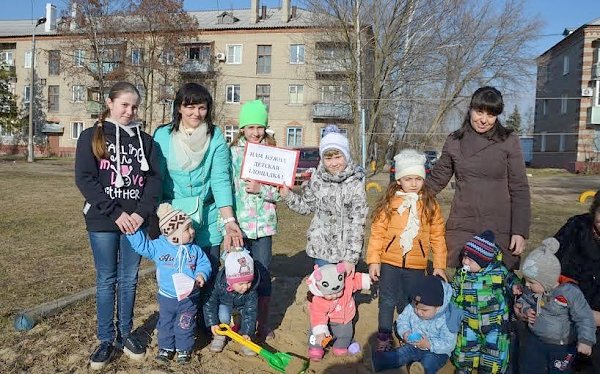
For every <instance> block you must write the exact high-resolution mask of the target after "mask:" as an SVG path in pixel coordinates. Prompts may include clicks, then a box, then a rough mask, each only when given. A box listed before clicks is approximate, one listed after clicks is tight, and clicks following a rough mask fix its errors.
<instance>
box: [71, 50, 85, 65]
mask: <svg viewBox="0 0 600 374" xmlns="http://www.w3.org/2000/svg"><path fill="white" fill-rule="evenodd" d="M84 63H85V51H84V50H83V49H78V50H76V51H75V53H74V54H73V65H75V66H77V67H82V66H84Z"/></svg>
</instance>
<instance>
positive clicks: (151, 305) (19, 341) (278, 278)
mask: <svg viewBox="0 0 600 374" xmlns="http://www.w3.org/2000/svg"><path fill="white" fill-rule="evenodd" d="M26 167H30V168H32V169H31V170H32V171H33V172H38V173H39V166H26ZM36 168H38V169H36ZM45 168H47V169H49V170H47V171H48V176H46V177H47V178H50V176H49V175H50V174H56V175H61V176H63V177H64V175H63V174H64V173H66V174H70V173H71V172H72V167H71V166H69V165H63V164H60V163H59V165H58V166H56V167H52V166H45ZM10 170H12V166H10V165H6V163H0V176H1V178H0V179H1V180H2V183H0V204H1V203H3V200H2V197H1V196H2V195H4V193H5V192H6V191H3V190H2V184H4V183H5V181H6V179H5V177H6V176H7V175H9V174H10V173H9V171H10ZM61 170H62V171H61ZM65 170H66V171H65ZM61 173H63V174H61ZM66 174H65V175H66ZM377 179H378V180H380V181H381V182H384V181H386V179H387V176H386V175H383V176H379V178H377ZM68 181H69V178H67V179H66V180H64V181H62V182H61V183H67V182H68ZM530 184H531V187H532V188H531V189H532V200H533V215H532V220H533V224H532V235H531V240H530V245H529V247H530V248H533V247H535V244H537V243H539V242H540V240H541V239H542V238H543V237H545V236H548V235H551V234H553V233H554V232H556V230H557V229H558V228H559V227H560V225H561V224H562V223H563V222H564V221H565V219H566V218H567V217H569V216H571V215H572V214H575V213H579V212H584V211H585V210H586V209H587V204H585V205H582V204H579V203H577V197H578V196H579V194H580V193H581V192H583V191H585V190H588V189H597V188H598V186H600V177H587V176H574V175H570V174H566V175H559V176H556V175H552V176H539V177H538V176H534V177H531V178H530ZM377 197H378V196H377V194H376V193H374V192H370V193H369V198H370V202H371V203H372V202H373V201H374V200H375V199H376V198H377ZM451 198H452V190H451V189H450V188H448V189H447V190H445V191H444V192H443V193H442V194H441V195H440V201H441V203H442V206H443V207H444V211H445V212H446V214H447V212H448V206H449V203H450V201H451ZM588 203H589V201H588ZM78 204H79V203H77V204H75V206H77V207H78ZM77 209H79V208H77ZM0 210H1V208H0ZM280 213H281V214H280V231H279V234H278V236H277V237H276V238H275V241H274V256H273V262H272V273H273V302H272V310H271V314H270V317H271V325H272V326H273V327H274V328H275V335H276V337H275V339H274V340H271V341H269V342H268V344H267V345H265V346H264V347H265V348H267V349H269V350H271V351H275V350H277V351H282V352H283V351H285V352H290V353H291V354H293V355H297V356H300V357H303V356H306V353H307V344H306V338H307V337H306V335H307V334H306V331H307V327H308V322H307V315H306V310H305V308H306V302H305V296H306V291H307V287H306V285H305V282H304V277H305V276H306V275H307V274H308V273H309V272H310V269H311V261H310V259H309V258H307V256H306V255H305V253H304V251H303V249H304V245H305V239H304V238H305V232H306V229H307V227H308V223H309V219H310V217H301V216H298V215H294V214H292V213H290V212H289V211H287V209H285V208H281V209H280ZM62 219H63V217H61V216H60V215H59V216H57V217H56V220H58V221H60V220H62ZM78 219H79V218H78ZM68 222H70V221H68ZM68 224H69V225H70V224H71V223H68ZM73 225H75V223H73ZM6 229H7V227H6V226H5V224H0V230H6ZM81 229H82V228H81V226H78V227H77V230H81ZM367 232H368V231H367ZM73 235H83V233H79V234H73ZM2 236H4V231H0V237H2ZM367 237H368V234H367ZM11 238H12V236H11ZM49 238H50V239H52V236H51V235H47V236H46V238H45V240H47V241H48V239H49ZM11 240H16V239H14V238H12V239H11ZM78 240H81V242H79V243H85V238H83V239H81V238H79V239H78ZM11 243H13V242H11ZM86 244H87V243H85V245H86ZM80 245H81V244H80ZM0 248H1V249H2V251H4V250H5V247H4V245H3V244H0ZM85 250H86V251H87V248H85ZM0 252H1V251H0ZM80 252H81V253H84V254H83V255H82V256H87V257H91V256H89V253H88V252H85V251H83V249H80ZM48 257H51V256H48ZM0 258H1V259H2V263H3V265H2V269H1V270H0V281H1V282H2V283H0V287H2V288H4V286H8V284H9V283H10V282H11V277H10V276H6V274H7V273H5V276H3V275H2V274H1V273H2V272H8V270H9V267H10V263H8V261H9V259H7V258H3V257H1V255H0ZM89 260H90V259H89V258H86V261H89ZM359 270H362V271H366V267H365V266H364V265H362V266H361V267H360V268H359ZM39 271H40V272H41V273H43V272H44V269H43V267H42V268H41V269H40V270H39ZM70 271H76V270H74V269H73V268H71V270H70ZM90 271H93V268H92V269H89V267H88V268H87V269H85V271H84V273H85V274H86V278H90ZM13 276H14V274H13ZM89 282H90V283H92V284H93V278H92V279H91V280H89ZM36 287H39V289H43V285H33V286H31V287H21V288H20V289H19V290H17V291H14V292H22V293H21V294H18V295H16V300H17V301H18V300H19V299H21V298H22V299H23V300H24V301H26V300H29V298H30V296H28V295H36ZM32 297H33V296H32ZM155 297H156V285H155V280H154V277H153V276H149V277H146V278H144V279H143V280H141V281H140V285H139V287H138V298H137V300H136V308H135V313H136V316H135V323H134V326H135V327H136V333H138V334H139V336H140V337H142V338H143V339H144V340H145V342H146V343H148V352H147V356H146V359H145V360H143V361H141V362H133V361H131V360H129V359H128V358H127V357H125V356H122V357H117V358H116V359H115V360H114V361H113V362H112V363H111V364H110V365H108V366H107V368H106V369H105V370H104V372H110V373H177V372H197V373H263V372H264V373H272V372H274V371H273V370H272V369H270V368H269V367H268V365H267V364H266V363H265V362H264V361H263V360H262V359H261V358H258V357H254V358H247V357H243V356H241V355H240V354H239V353H238V352H239V348H240V347H239V346H238V345H237V344H236V343H234V342H230V343H229V344H228V345H227V347H226V349H225V351H224V352H223V353H220V354H212V353H210V352H209V351H208V348H207V344H208V340H207V338H206V337H204V336H202V335H200V336H199V339H198V342H197V350H196V352H195V354H194V357H193V360H192V362H191V363H190V364H189V365H187V366H185V367H181V366H178V365H176V364H175V363H173V364H171V365H169V366H162V365H160V364H157V363H155V361H154V360H153V357H154V355H155V354H156V350H157V349H156V332H155V330H154V329H155V325H156V321H157V317H158V313H157V304H156V301H155ZM33 299H35V300H38V301H40V300H43V299H44V298H43V295H37V297H33ZM356 299H357V303H358V319H357V323H356V329H355V331H356V333H355V339H356V341H357V342H359V343H360V344H361V346H362V347H363V353H361V354H359V355H357V356H354V357H346V358H337V357H333V356H332V355H331V354H327V355H326V357H325V359H324V360H323V361H322V362H320V363H313V364H311V365H310V367H309V369H308V371H307V372H308V373H369V372H370V357H369V356H370V354H369V353H368V352H369V351H370V342H372V341H373V339H374V333H375V331H376V326H377V299H376V298H373V297H372V296H371V294H369V293H365V294H360V295H357V297H356ZM8 300H9V299H7V298H6V296H0V311H2V315H0V317H2V318H3V319H4V320H5V322H6V320H7V319H9V318H11V317H12V315H10V313H12V312H14V308H9V309H6V308H5V309H2V308H3V307H2V305H1V304H2V303H4V302H5V301H8ZM10 300H11V301H10V302H11V305H12V304H14V303H16V302H17V301H15V297H12V298H11V299H10ZM45 301H47V300H45ZM21 305H27V306H29V305H30V304H28V303H27V302H24V303H22V304H21ZM7 310H8V311H7ZM1 327H2V328H1V330H2V331H0V336H2V338H0V373H13V372H14V373H25V372H27V373H51V372H60V373H85V372H88V371H89V369H88V366H87V362H88V358H89V355H90V353H91V351H92V350H93V348H94V347H95V345H96V344H97V342H96V339H95V305H94V302H93V299H92V300H87V301H84V302H81V303H78V304H76V305H74V306H72V307H69V308H66V309H64V310H62V312H61V313H59V314H58V315H56V316H53V317H50V318H47V319H45V320H42V321H40V322H39V323H38V324H37V325H36V326H35V327H34V328H33V329H32V330H30V331H27V332H16V331H15V330H14V329H13V328H12V327H11V326H10V325H9V324H8V323H4V324H3V325H2V326H1ZM451 372H452V370H451V368H450V367H449V366H447V367H446V368H445V369H444V370H443V371H442V373H451Z"/></svg>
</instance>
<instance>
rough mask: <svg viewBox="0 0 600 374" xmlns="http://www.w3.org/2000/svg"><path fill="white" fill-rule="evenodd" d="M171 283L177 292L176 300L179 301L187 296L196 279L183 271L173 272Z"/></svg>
mask: <svg viewBox="0 0 600 374" xmlns="http://www.w3.org/2000/svg"><path fill="white" fill-rule="evenodd" d="M172 277H173V283H174V284H175V293H176V294H177V301H181V300H183V299H185V298H186V297H188V296H189V295H190V294H191V293H192V290H193V289H194V284H195V283H196V280H195V279H194V278H192V277H190V276H187V275H185V274H184V273H175V274H173V275H172Z"/></svg>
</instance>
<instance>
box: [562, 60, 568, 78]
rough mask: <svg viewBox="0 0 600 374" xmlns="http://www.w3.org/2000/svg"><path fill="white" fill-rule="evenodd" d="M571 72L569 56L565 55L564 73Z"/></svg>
mask: <svg viewBox="0 0 600 374" xmlns="http://www.w3.org/2000/svg"><path fill="white" fill-rule="evenodd" d="M567 74H569V56H563V75H567Z"/></svg>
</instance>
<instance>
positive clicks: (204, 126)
mask: <svg viewBox="0 0 600 374" xmlns="http://www.w3.org/2000/svg"><path fill="white" fill-rule="evenodd" d="M212 106H213V102H212V97H211V95H210V93H209V92H208V90H207V89H206V88H205V87H203V86H201V85H199V84H196V83H186V84H184V85H183V86H182V87H181V88H180V89H179V91H177V95H176V96H175V101H174V103H173V121H172V122H171V123H168V124H165V125H162V126H160V127H159V128H158V129H156V132H155V133H154V140H156V142H157V143H158V145H159V148H160V153H159V156H160V157H159V159H160V175H161V176H162V178H163V183H162V188H163V189H162V191H163V193H162V199H161V202H162V201H169V202H172V204H173V206H175V207H177V208H179V209H182V210H184V211H185V212H186V213H188V215H190V217H192V220H193V221H194V226H195V227H194V228H195V230H196V239H195V242H196V244H198V245H199V246H200V247H201V248H202V250H203V251H204V252H205V253H206V254H207V255H208V257H209V259H210V262H211V265H212V268H213V274H216V273H217V270H218V268H219V251H220V244H221V242H223V241H224V245H225V249H229V248H231V247H232V246H236V247H238V246H239V247H241V246H242V245H243V241H242V233H241V231H240V228H239V226H238V225H237V223H236V219H235V216H234V214H233V208H232V206H233V191H232V187H231V159H230V153H229V148H228V147H227V142H226V141H225V138H224V137H223V133H222V132H221V130H220V129H219V128H218V127H216V126H215V125H214V124H213V122H212ZM219 216H220V218H221V222H218V221H219ZM223 224H224V228H225V230H224V231H225V238H223V234H222V233H221V231H220V230H219V227H220V226H222V225H223ZM224 239H225V240H224Z"/></svg>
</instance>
